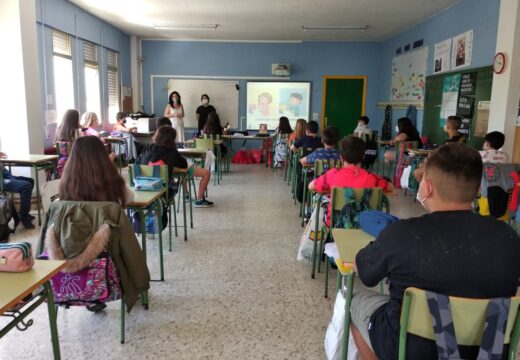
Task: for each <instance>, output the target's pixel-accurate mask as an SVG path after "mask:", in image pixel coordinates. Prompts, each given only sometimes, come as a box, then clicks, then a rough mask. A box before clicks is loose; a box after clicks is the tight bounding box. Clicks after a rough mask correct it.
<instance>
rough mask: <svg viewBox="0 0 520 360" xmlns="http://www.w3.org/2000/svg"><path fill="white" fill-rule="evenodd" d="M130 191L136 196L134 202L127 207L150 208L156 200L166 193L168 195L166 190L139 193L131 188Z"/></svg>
mask: <svg viewBox="0 0 520 360" xmlns="http://www.w3.org/2000/svg"><path fill="white" fill-rule="evenodd" d="M130 191H132V193H133V194H134V200H132V202H131V203H130V204H128V205H127V207H148V206H150V205H151V204H152V203H153V202H154V201H155V200H157V199H158V198H160V197H161V196H162V195H163V194H164V193H166V189H162V190H159V191H137V190H136V189H135V188H133V187H132V188H130Z"/></svg>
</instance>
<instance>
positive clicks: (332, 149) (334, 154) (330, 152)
mask: <svg viewBox="0 0 520 360" xmlns="http://www.w3.org/2000/svg"><path fill="white" fill-rule="evenodd" d="M322 135H323V137H322V141H323V145H324V146H325V147H324V148H318V149H316V150H314V151H313V152H312V153H310V154H309V155H307V156H305V157H302V158H301V159H300V163H301V164H302V165H303V166H305V165H308V164H314V163H315V162H316V160H339V158H340V157H339V151H338V149H337V147H338V142H339V130H338V128H336V127H334V126H329V127H328V128H326V129H325V130H323V134H322Z"/></svg>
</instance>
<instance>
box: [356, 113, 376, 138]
mask: <svg viewBox="0 0 520 360" xmlns="http://www.w3.org/2000/svg"><path fill="white" fill-rule="evenodd" d="M369 122H370V119H369V118H368V116H361V117H360V118H359V119H358V125H357V127H356V129H355V130H354V136H357V137H360V138H363V136H364V135H372V130H370V128H369V127H368V123H369Z"/></svg>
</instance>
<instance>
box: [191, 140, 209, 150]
mask: <svg viewBox="0 0 520 360" xmlns="http://www.w3.org/2000/svg"><path fill="white" fill-rule="evenodd" d="M195 148H196V149H202V150H206V151H213V139H195Z"/></svg>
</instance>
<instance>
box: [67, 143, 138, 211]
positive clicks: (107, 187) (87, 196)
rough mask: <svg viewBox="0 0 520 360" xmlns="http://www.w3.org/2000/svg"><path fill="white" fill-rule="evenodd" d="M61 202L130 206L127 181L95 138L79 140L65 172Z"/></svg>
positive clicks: (73, 147)
mask: <svg viewBox="0 0 520 360" xmlns="http://www.w3.org/2000/svg"><path fill="white" fill-rule="evenodd" d="M59 197H60V200H68V201H112V202H115V203H118V204H120V205H122V206H124V205H126V204H127V200H128V199H127V195H126V187H125V181H124V180H123V178H122V177H121V175H119V172H118V171H117V169H116V167H115V166H114V164H113V163H112V162H111V161H110V159H109V157H108V153H107V150H106V148H105V146H104V145H103V143H102V142H101V140H100V139H99V138H98V137H96V136H84V137H81V138H78V140H76V142H75V143H74V145H73V146H72V151H71V154H70V156H69V158H68V160H67V164H66V165H65V169H64V170H63V175H62V177H61V182H60V188H59Z"/></svg>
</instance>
